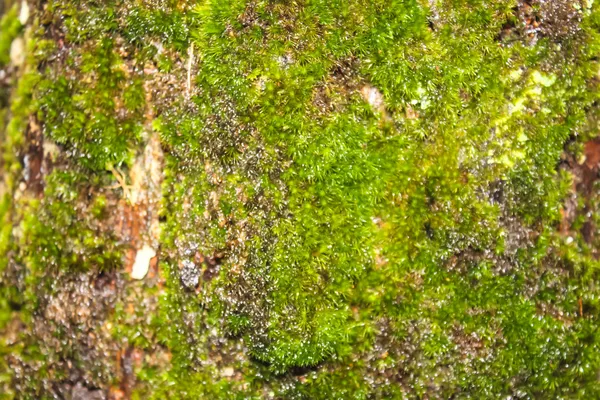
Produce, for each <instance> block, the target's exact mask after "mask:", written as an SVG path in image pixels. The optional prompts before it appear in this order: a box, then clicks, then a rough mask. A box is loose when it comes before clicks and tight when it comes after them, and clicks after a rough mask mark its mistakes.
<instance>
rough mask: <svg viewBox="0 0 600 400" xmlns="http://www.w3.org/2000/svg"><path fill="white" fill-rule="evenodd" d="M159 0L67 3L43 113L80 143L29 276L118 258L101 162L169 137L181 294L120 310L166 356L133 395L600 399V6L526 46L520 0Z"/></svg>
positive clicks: (46, 50)
mask: <svg viewBox="0 0 600 400" xmlns="http://www.w3.org/2000/svg"><path fill="white" fill-rule="evenodd" d="M159 3H160V4H159V6H157V7H154V6H153V5H151V4H146V3H144V2H140V3H139V4H138V3H136V4H135V5H133V4H125V3H121V2H118V1H116V2H108V3H106V4H95V3H93V4H92V3H89V4H88V2H77V3H74V4H72V5H71V4H60V3H58V2H50V4H49V6H48V8H47V11H46V13H47V16H46V17H47V19H48V24H51V25H53V26H57V27H60V29H61V32H62V35H63V36H61V37H60V40H57V43H58V46H57V47H52V46H46V45H47V44H48V43H47V42H40V43H41V44H42V45H40V46H39V47H38V49H39V52H40V54H42V56H41V57H43V59H44V60H45V61H44V62H40V65H41V66H42V67H43V68H42V69H41V70H40V75H39V76H37V77H36V78H35V79H32V80H31V81H30V83H31V85H30V86H29V89H28V93H30V94H29V95H28V97H27V98H28V99H29V98H31V99H33V101H32V103H31V104H30V105H29V106H27V107H25V109H26V112H25V113H24V115H27V114H36V115H37V116H38V117H39V119H40V120H41V121H42V122H43V126H44V134H45V135H46V137H47V138H49V139H51V140H53V141H54V142H56V143H58V145H59V146H60V147H61V150H62V154H63V157H64V160H63V164H61V165H59V166H58V167H57V168H55V169H54V171H53V172H52V173H50V174H49V175H47V176H46V177H45V189H44V192H43V198H42V199H41V200H37V199H35V200H30V201H28V202H23V203H21V204H20V205H19V207H20V208H21V210H22V211H21V213H22V214H23V215H24V216H25V218H24V219H23V221H22V222H21V226H22V230H23V236H22V239H21V242H20V243H18V246H17V247H18V250H19V257H18V259H19V260H20V261H23V262H24V263H25V264H26V265H27V266H28V270H29V271H30V273H31V275H30V276H31V277H32V279H31V280H30V281H29V282H28V285H29V287H30V288H31V287H33V285H34V284H35V285H36V286H37V285H39V286H40V287H44V285H47V286H48V287H50V285H49V282H50V279H52V277H53V276H63V275H60V274H65V275H64V276H74V277H77V276H80V275H82V274H85V273H86V271H88V272H89V271H96V270H98V271H100V270H104V271H106V270H109V271H113V270H118V269H119V266H120V265H121V264H122V262H123V249H122V248H121V247H120V245H119V244H118V243H117V238H116V237H115V236H114V235H113V234H112V233H110V230H109V229H106V227H105V224H106V221H107V220H110V213H111V210H112V209H111V201H114V199H113V198H112V197H111V196H113V195H111V193H112V192H111V191H110V190H109V189H108V186H109V185H111V184H114V180H113V179H112V178H111V177H110V175H109V174H108V173H107V172H106V170H107V169H108V170H112V169H113V166H114V167H120V168H124V169H125V170H126V169H127V167H128V166H130V165H132V164H133V162H132V160H133V157H134V155H135V154H136V152H138V153H141V151H142V150H141V147H142V144H143V142H144V140H145V137H146V134H149V133H151V131H156V132H158V133H159V134H160V140H161V144H162V147H163V150H164V151H165V153H166V156H165V158H166V159H165V166H164V174H165V179H164V182H163V187H162V191H163V210H162V217H163V225H162V226H163V237H162V244H161V245H162V247H161V264H160V265H161V268H163V269H164V273H165V275H166V276H165V279H166V288H165V289H164V291H163V289H162V288H161V287H159V288H145V289H144V290H141V289H140V291H141V292H142V293H146V295H148V296H150V297H156V296H158V297H160V306H159V307H158V311H156V314H153V315H152V316H151V317H152V318H150V320H149V321H145V322H144V323H142V326H139V325H136V324H138V323H139V321H140V319H141V318H142V315H141V314H142V313H143V312H142V311H141V310H138V311H136V312H134V313H133V314H132V313H130V312H129V311H127V307H126V305H125V304H124V303H122V304H121V303H118V304H117V305H116V306H115V313H114V315H113V317H112V318H113V319H112V320H111V321H112V322H114V324H115V325H114V331H113V336H114V339H115V341H123V342H126V343H128V345H130V346H133V347H135V348H138V349H143V350H147V351H154V350H155V349H157V348H160V347H161V346H162V347H164V348H165V349H168V351H169V352H170V353H171V354H172V358H171V360H170V362H169V368H166V367H165V365H164V364H160V365H159V364H155V365H149V364H148V365H146V364H144V365H142V366H141V367H139V368H138V369H136V374H137V376H136V379H137V382H138V383H139V386H138V387H136V388H134V389H133V392H132V393H133V394H132V396H133V397H134V398H135V396H138V397H140V398H141V397H146V396H149V395H152V396H154V397H155V398H165V397H177V398H198V397H210V398H232V397H237V398H269V397H281V398H346V397H352V398H404V397H442V398H445V397H452V396H456V397H461V398H479V397H485V398H490V397H491V398H495V397H506V396H513V397H518V396H520V397H540V396H546V397H547V396H550V397H569V398H571V397H574V398H590V397H596V396H597V395H598V393H597V391H598V389H597V385H596V381H597V378H596V377H597V371H598V368H599V366H600V359H599V358H598V356H597V354H598V347H599V345H600V343H599V341H598V337H597V334H596V327H597V325H598V321H597V317H596V313H595V311H594V310H597V308H598V304H596V303H597V300H596V297H597V293H596V291H597V289H596V288H595V285H594V281H595V278H596V272H595V271H596V270H597V261H595V258H594V257H593V252H594V245H593V244H590V243H588V242H587V241H586V240H585V238H583V237H582V236H581V234H580V233H578V228H577V227H578V226H579V225H583V224H585V223H586V222H587V220H585V218H584V219H582V220H581V221H576V222H574V225H573V226H574V228H572V229H571V228H570V229H571V231H572V232H570V233H569V235H571V234H572V235H573V236H574V237H575V239H573V238H571V239H573V240H571V241H567V240H566V239H565V237H563V234H562V233H560V232H559V231H558V229H557V228H558V226H559V224H563V223H564V221H563V219H564V215H563V214H564V210H563V214H561V209H562V208H563V207H564V205H565V199H567V198H568V196H570V195H571V190H572V187H571V186H572V176H571V175H570V173H569V172H565V171H562V172H561V170H560V169H559V168H558V167H557V164H558V163H559V161H560V160H561V157H565V155H564V154H565V145H566V144H568V142H569V141H575V142H576V143H583V142H584V141H585V140H587V139H588V138H591V137H593V136H594V135H595V133H596V128H597V127H596V123H595V122H594V121H597V115H596V114H597V101H598V90H597V71H598V65H597V60H596V53H597V49H598V44H599V43H600V41H599V39H600V36H598V23H597V22H598V19H599V17H598V13H599V10H598V6H597V5H590V6H589V7H587V6H586V7H579V8H573V9H572V10H571V9H570V8H569V7H571V6H569V5H568V4H567V3H566V2H565V4H564V7H567V8H566V9H568V10H571V11H572V13H574V14H572V15H571V14H569V17H568V18H566V17H565V18H566V19H565V21H566V22H568V23H569V24H572V25H569V27H570V28H569V32H567V33H565V32H563V31H562V30H553V29H554V28H553V27H555V26H554V25H553V24H555V22H553V20H552V19H551V18H550V17H548V19H545V20H542V21H541V22H540V24H542V25H543V26H544V28H543V29H541V30H539V33H535V35H536V36H535V37H534V38H532V37H530V36H519V35H521V34H522V33H520V32H521V31H520V29H521V28H519V29H517V28H515V24H516V23H524V24H526V23H528V22H527V21H525V20H524V21H521V14H519V13H518V12H517V13H516V14H515V11H514V9H515V5H516V2H514V1H499V0H498V1H479V0H473V1H469V2H458V1H453V2H435V1H434V2H423V1H417V0H413V1H392V2H389V1H385V2H384V1H368V2H366V1H331V0H329V1H321V0H316V1H296V2H280V1H270V2H259V1H237V0H236V1H211V2H203V3H201V4H198V5H196V6H195V7H191V6H190V5H188V4H187V3H185V2H176V3H172V2H168V1H166V2H159ZM561 4H562V3H561ZM520 7H523V4H521V5H520ZM561 7H562V6H561ZM517 10H519V8H518V7H517ZM540 10H541V11H539V12H538V11H535V12H537V13H538V14H536V18H545V17H544V15H545V14H544V11H543V10H542V9H541V8H540ZM561 10H562V8H561ZM67 17H68V18H67ZM552 18H554V17H552ZM61 21H65V22H64V25H63V22H61ZM511 27H512V28H511ZM523 29H525V28H523ZM507 30H509V31H510V34H507V33H506V31H507ZM48 32H51V30H49V31H48ZM536 32H538V31H536ZM61 46H63V47H64V48H62V49H61ZM65 49H68V51H65ZM52 57H56V58H52ZM52 60H54V61H52ZM142 71H153V72H151V73H150V72H149V73H146V72H142ZM188 77H189V78H188ZM188 79H189V81H188ZM25 82H27V81H25ZM165 82H168V83H165ZM24 85H26V83H24ZM152 85H158V86H156V87H152ZM148 88H150V89H148ZM163 89H164V90H163ZM167 91H168V93H161V92H167ZM149 99H154V100H155V102H152V100H149ZM157 99H160V101H158V100H157ZM28 104H29V103H28ZM23 124H25V119H23V118H22V119H20V120H16V122H14V128H13V130H14V132H15V135H13V136H14V137H17V136H18V135H17V132H22V131H23V129H24V127H23V126H24V125H23ZM20 140H24V138H23V137H21V139H20ZM15 142H16V143H18V140H17V139H15ZM17 147H18V146H17ZM15 165H16V163H15ZM15 168H17V167H15ZM111 199H112V200H111ZM584 203H585V204H582V205H581V206H580V208H581V209H583V208H585V207H588V209H589V207H591V205H590V204H591V203H590V201H589V200H586V202H584ZM577 224H579V225H577ZM45 271H49V272H45ZM53 271H61V272H60V274H59V275H57V274H55V273H54V272H53ZM190 271H192V272H190ZM188 273H194V274H196V275H197V278H198V285H197V287H194V285H193V284H189V281H193V279H192V280H188V281H186V279H185V276H184V274H188ZM186 282H187V283H186ZM48 290H50V289H48ZM30 293H32V294H31V298H32V299H33V300H32V304H33V305H32V309H36V307H38V306H37V304H36V302H35V293H33V291H32V290H31V289H30ZM142 295H143V294H142ZM138 314H139V315H138ZM114 383H115V382H111V383H110V384H114Z"/></svg>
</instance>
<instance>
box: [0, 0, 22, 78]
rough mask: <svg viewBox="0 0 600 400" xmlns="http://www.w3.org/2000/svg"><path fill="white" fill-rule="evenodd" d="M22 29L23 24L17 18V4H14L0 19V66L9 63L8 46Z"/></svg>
mask: <svg viewBox="0 0 600 400" xmlns="http://www.w3.org/2000/svg"><path fill="white" fill-rule="evenodd" d="M22 29H23V26H22V25H21V22H19V18H18V9H17V5H14V6H13V7H11V8H10V9H9V10H8V11H7V12H6V13H5V14H4V15H2V19H0V66H5V65H6V64H8V63H9V61H10V46H11V45H12V42H13V40H14V39H15V38H16V37H17V36H18V35H19V33H21V30H22Z"/></svg>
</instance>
